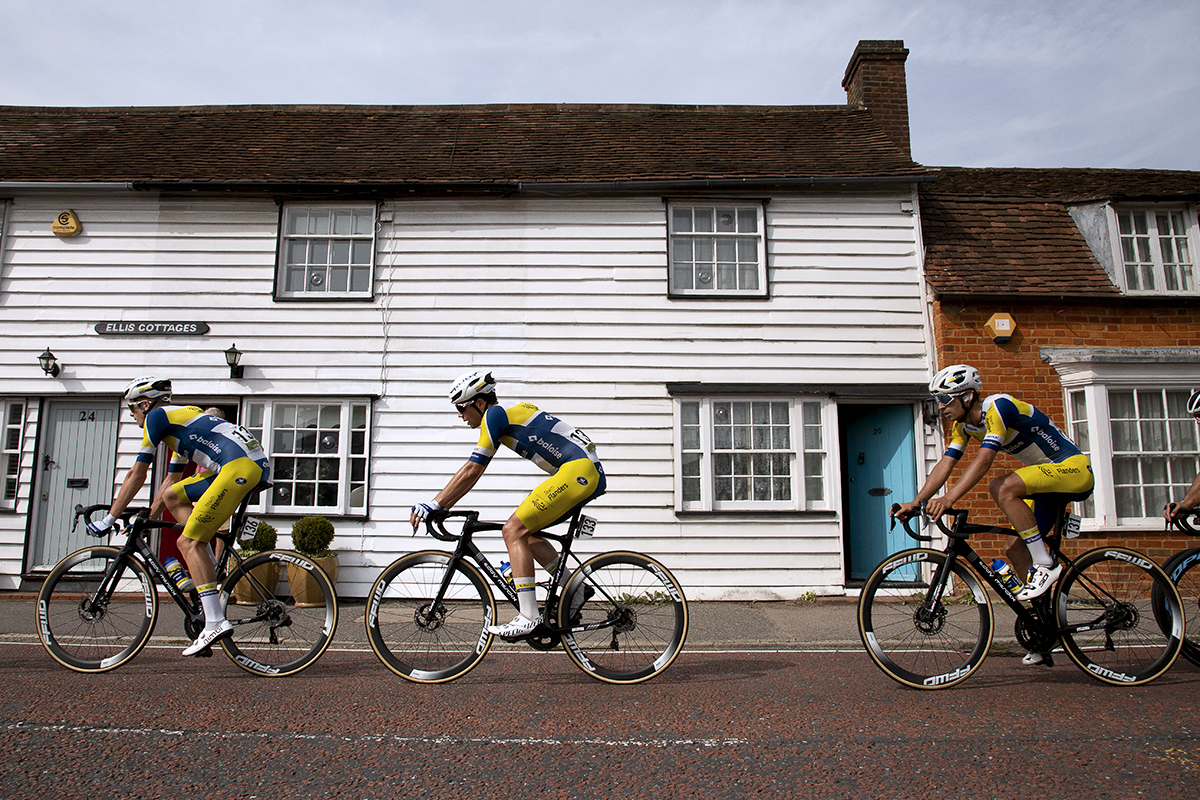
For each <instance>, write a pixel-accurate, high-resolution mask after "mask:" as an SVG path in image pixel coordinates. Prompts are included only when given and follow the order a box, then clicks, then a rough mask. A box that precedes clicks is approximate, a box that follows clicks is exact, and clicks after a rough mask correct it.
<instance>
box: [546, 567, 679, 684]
mask: <svg viewBox="0 0 1200 800" xmlns="http://www.w3.org/2000/svg"><path fill="white" fill-rule="evenodd" d="M585 587H590V588H591V589H592V594H591V595H584V594H583V593H584V592H585ZM577 594H578V596H579V597H580V599H581V600H582V604H581V605H579V607H578V608H577V609H576V610H575V613H574V614H573V613H572V608H573V605H574V604H573V603H572V600H573V599H574V598H576V596H577ZM584 598H586V599H584ZM572 617H576V619H572ZM572 623H573V624H572ZM599 623H606V624H605V626H604V627H601V628H597V629H594V630H586V629H583V630H581V627H584V628H586V626H587V625H590V624H599ZM558 624H559V627H560V628H570V629H571V630H570V631H569V632H567V633H564V634H562V639H563V647H564V649H565V650H566V651H567V655H568V656H570V658H571V660H572V661H574V662H575V664H576V666H578V667H579V668H580V669H582V670H583V671H584V672H586V673H587V674H589V675H591V676H592V677H593V678H597V679H598V680H601V681H604V682H606V683H620V684H629V683H641V682H642V681H646V680H649V679H650V678H653V677H654V676H655V675H658V674H659V673H661V672H662V671H663V670H665V669H666V668H667V667H669V666H671V664H672V662H674V661H675V659H676V657H678V655H679V653H680V652H681V651H682V650H683V644H684V642H685V641H686V640H687V629H688V607H687V599H686V598H685V597H684V594H683V589H682V588H681V587H680V586H679V582H678V581H676V580H675V576H674V575H672V574H671V572H670V570H668V569H667V568H666V567H664V566H663V565H662V564H660V563H658V562H657V561H655V560H654V559H652V558H650V557H648V556H644V555H642V554H641V553H631V552H611V553H602V554H600V555H598V556H593V557H592V558H589V559H588V560H587V561H585V562H583V564H581V565H580V566H579V568H578V569H576V570H575V572H574V573H572V575H571V579H570V580H569V581H568V582H567V585H566V587H565V588H564V589H563V593H562V597H561V598H560V600H559V607H558Z"/></svg>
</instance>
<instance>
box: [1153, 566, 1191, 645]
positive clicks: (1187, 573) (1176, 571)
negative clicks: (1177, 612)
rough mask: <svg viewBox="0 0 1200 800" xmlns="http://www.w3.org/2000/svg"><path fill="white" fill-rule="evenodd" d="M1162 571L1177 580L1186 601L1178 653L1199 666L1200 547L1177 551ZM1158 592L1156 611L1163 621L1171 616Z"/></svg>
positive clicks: (1180, 596) (1179, 590) (1172, 579)
mask: <svg viewBox="0 0 1200 800" xmlns="http://www.w3.org/2000/svg"><path fill="white" fill-rule="evenodd" d="M1163 571H1164V572H1166V573H1167V577H1168V578H1170V579H1171V582H1172V583H1174V584H1175V589H1176V590H1177V591H1178V592H1179V600H1180V602H1181V603H1183V625H1184V627H1183V645H1182V646H1181V647H1180V650H1179V654H1180V655H1181V656H1183V657H1184V658H1186V659H1187V660H1188V661H1190V662H1192V663H1193V664H1195V665H1196V666H1198V667H1200V547H1193V548H1191V549H1190V550H1184V551H1182V552H1179V553H1176V554H1175V555H1173V556H1172V557H1171V558H1170V559H1169V560H1168V561H1167V563H1166V564H1164V565H1163ZM1156 588H1157V587H1156ZM1159 594H1161V593H1158V594H1156V595H1155V598H1154V600H1155V603H1154V611H1155V613H1156V614H1157V615H1158V616H1159V624H1160V625H1163V624H1166V620H1169V618H1170V617H1169V615H1168V614H1166V603H1165V602H1163V600H1162V598H1161V597H1160V596H1159ZM1164 618H1165V619H1164ZM1165 630H1170V629H1169V628H1166V629H1165Z"/></svg>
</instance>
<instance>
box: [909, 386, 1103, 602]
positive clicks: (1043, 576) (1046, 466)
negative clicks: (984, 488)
mask: <svg viewBox="0 0 1200 800" xmlns="http://www.w3.org/2000/svg"><path fill="white" fill-rule="evenodd" d="M982 386H983V382H982V380H981V379H980V377H979V370H977V369H975V368H974V367H972V366H969V365H967V364H955V365H953V366H949V367H946V368H945V369H943V370H941V371H940V372H938V374H937V375H934V376H933V380H932V381H930V383H929V392H930V394H932V395H933V396H934V398H935V399H936V400H937V402H938V404H939V405H941V407H942V414H943V415H944V416H945V417H946V418H947V419H949V420H951V421H952V422H953V423H954V425H953V428H952V430H951V432H950V444H949V446H948V447H947V448H946V453H945V455H943V456H942V459H941V461H939V462H938V463H937V464H936V465H935V466H934V468H933V470H931V471H930V473H929V477H928V479H926V481H925V485H924V486H922V487H921V490H920V491H919V492H917V496H916V498H915V499H914V500H913V501H912V502H911V503H903V504H901V506H900V508H899V509H898V510H897V511H896V513H895V516H898V517H901V518H905V519H907V518H908V517H910V516H912V515H913V514H914V513H915V512H916V510H917V507H918V504H919V503H920V501H922V500H928V501H929V503H928V506H927V510H928V513H929V515H930V516H931V517H934V518H937V517H939V516H941V514H942V513H944V512H945V510H946V509H948V508H951V507H953V506H954V504H955V503H957V502H958V501H959V500H960V499H961V498H962V496H963V495H965V494H966V493H967V492H968V491H969V490H970V489H971V487H973V486H974V485H975V484H977V483H979V481H980V480H982V479H983V476H984V475H986V474H987V471H988V470H989V469H991V466H992V462H993V461H994V460H995V458H996V453H997V452H999V451H1001V450H1003V451H1004V452H1006V453H1008V454H1009V455H1011V456H1014V457H1015V458H1017V459H1018V460H1020V461H1022V462H1024V464H1025V466H1023V467H1020V468H1018V469H1017V470H1015V471H1013V472H1010V473H1008V474H1007V475H1004V476H1001V477H999V478H996V479H995V480H993V481H992V482H991V484H990V485H989V487H988V489H989V491H990V492H991V495H992V499H993V500H995V501H996V505H997V506H999V507H1000V510H1001V511H1003V512H1004V514H1005V516H1007V517H1008V520H1009V522H1010V523H1011V524H1012V526H1013V528H1014V529H1015V530H1016V531H1017V533H1018V536H1013V537H1010V538H1009V541H1008V544H1007V547H1006V554H1007V555H1008V557H1009V561H1011V562H1012V565H1013V569H1014V570H1015V571H1016V573H1017V574H1018V575H1024V574H1026V570H1028V575H1029V577H1028V579H1027V580H1026V582H1025V587H1024V588H1023V589H1021V591H1020V592H1018V593H1017V597H1018V599H1020V600H1032V599H1033V598H1035V597H1040V596H1041V595H1043V594H1045V592H1046V590H1048V589H1049V588H1050V587H1051V586H1053V585H1054V581H1056V580H1057V579H1058V576H1059V575H1060V574H1061V572H1062V566H1061V565H1058V564H1055V563H1054V559H1053V558H1052V557H1051V555H1050V551H1049V550H1047V549H1046V543H1045V542H1044V541H1042V533H1043V531H1048V530H1049V529H1050V527H1051V526H1052V525H1053V522H1054V520H1053V519H1049V518H1042V519H1039V516H1043V517H1045V515H1046V514H1047V512H1048V511H1050V510H1051V508H1052V507H1047V506H1046V505H1045V504H1038V503H1032V502H1030V501H1034V500H1036V498H1037V496H1038V495H1045V494H1055V495H1068V496H1072V497H1074V498H1075V499H1083V498H1085V497H1087V495H1089V494H1090V493H1091V491H1092V487H1093V485H1094V483H1095V479H1094V477H1093V475H1092V465H1091V462H1090V461H1089V460H1088V457H1087V456H1085V455H1083V453H1081V452H1080V450H1079V448H1078V447H1076V446H1075V443H1074V442H1072V441H1071V440H1070V439H1068V438H1067V436H1066V435H1065V434H1064V433H1063V432H1062V431H1061V430H1059V429H1058V427H1057V426H1055V424H1054V423H1053V422H1051V421H1050V419H1049V418H1048V417H1047V416H1046V415H1045V414H1043V413H1042V412H1041V411H1038V410H1037V409H1036V408H1034V407H1033V406H1031V405H1030V404H1029V403H1025V402H1022V401H1020V400H1017V399H1016V398H1014V397H1012V396H1010V395H1007V394H994V395H991V396H988V397H984V395H983V391H982ZM970 439H976V440H978V441H979V443H980V444H979V454H978V455H977V456H976V457H975V460H974V461H972V462H971V464H970V465H969V466H968V467H967V469H966V471H965V472H964V473H963V475H962V477H961V478H960V479H959V480H958V481H956V482H955V483H954V485H953V486H951V487H950V488H949V489H947V490H946V493H945V494H944V495H942V496H941V497H934V496H933V495H934V494H935V493H936V492H937V491H938V490H939V489H941V488H942V486H943V485H945V483H946V481H947V480H949V478H950V473H951V472H953V470H954V467H955V466H956V465H957V464H958V460H959V459H960V458H962V456H963V454H964V453H965V452H966V446H967V442H968V441H969V440H970ZM1035 512H1041V514H1040V515H1039V514H1038V513H1035Z"/></svg>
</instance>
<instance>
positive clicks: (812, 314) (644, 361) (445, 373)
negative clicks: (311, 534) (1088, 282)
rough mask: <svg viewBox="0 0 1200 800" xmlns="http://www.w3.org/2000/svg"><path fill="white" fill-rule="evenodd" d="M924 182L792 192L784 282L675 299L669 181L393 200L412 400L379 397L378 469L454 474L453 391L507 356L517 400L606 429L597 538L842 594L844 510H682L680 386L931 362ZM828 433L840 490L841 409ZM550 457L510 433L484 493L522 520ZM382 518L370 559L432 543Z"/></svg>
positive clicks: (872, 372) (412, 484) (765, 582)
mask: <svg viewBox="0 0 1200 800" xmlns="http://www.w3.org/2000/svg"><path fill="white" fill-rule="evenodd" d="M906 199H909V198H908V195H907V194H906V193H900V192H897V193H895V194H870V195H868V194H838V195H829V194H826V195H808V196H802V197H800V196H798V197H793V198H781V197H775V198H772V200H771V202H770V203H769V205H768V206H767V224H768V248H769V252H770V254H769V263H770V267H771V269H770V282H771V294H772V298H771V299H770V300H767V301H762V300H734V301H730V300H694V299H689V300H672V299H669V298H668V297H667V268H666V263H667V262H666V214H665V211H664V207H663V204H662V202H661V200H660V199H659V198H656V197H655V198H637V199H604V200H600V199H591V200H580V199H573V200H550V199H545V200H529V201H521V200H513V201H495V200H480V201H460V202H451V201H437V202H433V201H413V202H397V203H395V204H394V205H393V206H392V207H391V208H392V210H393V213H394V216H393V223H392V226H393V230H392V232H391V241H390V243H389V244H390V246H391V248H392V249H390V250H388V251H386V252H385V253H384V254H383V255H382V256H381V262H382V263H381V270H380V274H381V275H383V276H387V277H388V278H389V279H390V280H391V281H393V283H394V285H393V289H392V291H391V293H390V295H391V301H390V302H391V303H392V304H393V305H394V306H395V308H396V310H395V311H393V313H392V316H391V318H390V322H391V326H390V329H389V331H390V338H389V342H390V346H389V353H388V360H387V379H388V381H387V389H386V393H387V395H388V398H389V405H390V404H391V403H392V402H394V403H395V405H396V408H395V411H394V413H393V411H392V409H391V408H388V409H387V410H384V409H383V408H380V409H379V412H380V413H379V414H378V415H377V417H376V423H377V430H376V442H377V443H378V449H377V451H376V461H375V474H376V480H377V482H376V488H379V487H380V486H381V482H383V481H386V482H387V485H388V487H389V488H391V489H395V490H397V491H400V490H401V489H403V488H405V487H407V488H408V490H409V495H408V500H410V501H416V500H423V499H427V498H429V497H432V496H433V494H434V493H435V492H437V491H438V490H439V489H440V488H441V487H442V485H443V484H444V483H445V481H446V479H447V478H448V477H449V476H450V475H451V474H452V473H453V471H454V470H455V469H457V468H458V466H460V465H461V463H462V461H463V460H464V459H465V457H466V455H467V454H468V453H469V451H470V448H471V446H472V444H473V443H474V440H475V435H474V433H473V432H470V431H469V430H468V429H467V428H466V427H465V426H462V424H461V423H458V421H457V419H456V418H455V417H454V416H453V413H452V412H449V411H448V410H447V408H446V401H445V399H444V396H445V395H444V393H445V390H446V387H447V385H448V384H449V382H450V381H451V380H452V379H453V378H454V377H455V376H457V375H458V374H460V373H461V372H463V371H466V370H468V369H472V368H487V369H492V370H494V372H495V375H496V377H497V378H498V379H499V380H500V381H501V402H505V403H507V402H510V401H515V400H518V399H521V400H529V401H531V402H533V403H535V404H537V405H538V406H540V407H542V408H544V409H546V410H549V411H551V412H552V413H555V414H559V415H561V416H563V417H565V418H566V419H568V420H570V421H571V422H572V423H573V424H575V425H577V426H578V427H581V428H583V429H584V430H585V431H587V432H588V434H589V435H590V436H591V437H592V438H593V440H594V441H595V442H596V444H597V446H598V448H599V452H600V456H601V459H602V460H603V462H604V464H605V469H606V472H607V475H608V480H609V492H608V494H607V495H606V496H605V497H603V498H601V499H600V500H598V501H596V502H595V503H593V504H592V505H591V506H590V508H591V509H592V511H591V513H592V515H593V516H596V517H597V518H598V519H599V520H600V525H599V527H598V530H597V536H596V538H595V539H593V540H592V541H590V542H586V543H584V545H583V549H584V550H586V551H588V552H590V551H598V550H603V549H610V548H621V547H628V548H632V549H637V550H641V551H644V552H647V553H649V554H651V555H653V556H655V557H658V558H660V559H662V560H663V562H664V563H666V564H667V565H668V566H669V567H670V568H671V569H672V570H674V571H675V572H676V574H677V576H678V577H679V579H680V580H681V581H682V582H683V584H684V586H685V587H687V589H688V592H689V596H692V597H695V598H703V599H717V598H726V599H729V598H751V597H753V598H786V597H797V596H800V595H802V594H804V593H806V592H808V591H816V592H818V593H826V592H830V591H836V592H841V591H842V583H843V570H842V555H841V553H842V543H841V523H840V519H839V517H838V516H834V515H827V516H825V517H816V518H811V517H810V518H804V517H795V516H791V517H778V516H776V517H772V516H765V515H764V516H759V517H756V518H739V517H732V516H730V515H723V516H715V517H713V518H711V519H706V518H695V517H691V518H687V519H679V518H677V517H676V515H675V512H674V510H673V509H674V479H673V468H674V462H673V457H674V443H673V433H672V424H673V417H672V413H673V406H672V401H671V398H670V397H669V395H668V393H667V390H666V384H667V383H669V382H699V383H739V384H742V383H774V384H779V383H788V384H791V383H795V384H811V385H821V384H835V383H861V384H867V385H876V384H895V383H921V382H923V381H925V380H926V378H927V375H928V372H927V369H928V366H927V361H926V344H925V341H926V340H925V332H924V329H923V317H922V300H921V290H920V282H919V281H920V275H919V264H918V258H917V252H916V243H915V242H916V236H915V227H914V221H913V217H912V215H911V214H906V213H903V212H901V211H900V201H901V200H906ZM386 235H387V233H386V232H385V236H386ZM386 246H388V245H385V247H386ZM405 293H407V295H408V297H409V298H411V299H410V302H408V303H406V304H405V305H406V306H407V307H405V308H404V310H403V312H402V313H401V312H400V311H399V309H400V308H401V306H400V305H399V304H398V303H397V300H398V299H399V298H401V297H403V296H404V295H405ZM456 425H457V427H456ZM827 433H828V435H829V436H830V442H829V447H830V452H831V454H832V459H831V466H830V469H831V472H832V473H834V478H833V480H832V481H831V485H830V488H829V491H830V494H829V497H830V498H831V499H833V505H834V506H835V507H836V505H838V503H839V501H838V500H837V499H836V498H838V497H840V489H839V487H838V485H837V477H836V473H837V467H836V453H837V442H836V426H833V428H832V429H831V430H828V431H827ZM384 459H386V460H387V461H388V462H389V467H388V468H387V469H380V468H379V467H380V464H381V463H382V461H383V460H384ZM384 473H390V474H384ZM538 474H539V473H537V472H536V470H534V469H533V468H532V467H531V465H529V464H527V463H524V462H522V461H520V460H519V459H517V458H515V457H514V456H512V455H511V454H507V453H503V452H502V453H501V455H499V456H498V457H497V459H496V460H495V461H494V462H493V464H492V466H491V467H490V468H489V470H488V473H487V474H486V475H485V476H484V478H483V480H482V481H481V483H480V484H479V486H478V488H476V490H475V491H474V492H473V493H472V494H471V495H469V496H468V498H467V500H466V501H464V502H465V503H467V504H469V505H470V506H471V507H477V508H480V509H482V510H483V511H484V512H485V514H486V515H487V516H490V517H493V518H497V519H503V518H504V517H506V516H507V515H508V514H509V513H510V512H511V509H512V508H513V507H514V506H515V505H516V504H517V502H519V501H520V499H521V498H522V497H523V496H524V493H525V492H526V491H528V490H529V489H530V488H531V487H532V486H533V485H535V482H536V481H537V480H538V479H539V478H538ZM384 495H385V493H384V492H376V494H375V495H374V496H373V497H374V499H373V502H374V503H375V504H376V510H378V509H379V504H380V503H382V502H387V501H386V500H385V499H384ZM405 505H406V504H405V503H401V504H400V505H399V506H398V507H397V509H396V510H397V511H399V512H401V513H402V512H403V511H404V507H405ZM379 519H380V522H379V525H378V527H379V528H382V527H384V523H383V522H382V516H381V515H380V516H379ZM377 536H378V538H377V539H376V540H375V542H374V544H373V547H372V548H371V549H373V550H375V552H374V553H373V554H370V555H368V556H367V558H368V559H370V560H372V561H373V562H374V563H376V564H377V565H379V566H382V565H383V564H384V563H386V562H387V561H388V560H390V558H391V557H392V556H393V555H394V554H395V553H398V552H401V551H403V550H407V549H410V548H412V547H413V546H414V542H413V540H411V539H407V538H402V539H399V540H389V539H387V538H386V537H385V536H383V535H379V534H378V533H377ZM418 541H419V540H418ZM392 548H396V550H395V552H393V551H392Z"/></svg>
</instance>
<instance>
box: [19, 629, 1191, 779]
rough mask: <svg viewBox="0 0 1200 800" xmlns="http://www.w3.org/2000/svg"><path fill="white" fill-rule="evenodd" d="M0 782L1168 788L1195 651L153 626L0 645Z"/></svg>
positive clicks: (1182, 757)
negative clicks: (657, 668) (607, 643)
mask: <svg viewBox="0 0 1200 800" xmlns="http://www.w3.org/2000/svg"><path fill="white" fill-rule="evenodd" d="M0 667H2V669H3V675H4V679H3V680H4V691H3V694H2V695H0V796H3V797H6V798H56V800H57V799H59V798H61V799H62V800H71V799H72V798H81V799H82V798H87V800H102V799H104V798H122V800H125V799H128V798H152V797H153V798H157V797H196V798H271V800H294V799H299V798H310V797H311V798H372V799H373V798H393V797H397V798H400V797H404V798H407V797H436V798H439V800H450V799H451V798H477V797H492V796H495V797H510V798H539V799H540V798H610V797H611V798H642V797H657V798H675V797H700V798H726V797H730V798H743V797H756V796H768V797H787V798H809V797H813V798H835V797H854V798H874V797H879V798H910V797H911V798H918V797H920V798H931V797H946V798H974V797H980V798H989V799H990V798H995V797H1002V796H1018V795H1020V796H1025V795H1029V796H1033V797H1036V796H1041V795H1043V794H1044V795H1047V796H1051V797H1061V798H1088V799H1089V800H1090V799H1091V798H1135V797H1142V798H1173V797H1183V796H1189V797H1190V796H1193V795H1194V794H1195V791H1196V787H1197V786H1198V785H1200V717H1198V715H1197V697H1200V670H1198V669H1197V668H1195V667H1193V666H1192V665H1190V664H1187V663H1184V662H1182V660H1181V662H1180V663H1179V664H1177V665H1176V666H1175V667H1174V668H1173V669H1172V670H1171V672H1169V673H1168V674H1167V675H1166V676H1164V677H1163V678H1162V679H1160V680H1159V681H1157V682H1156V683H1154V684H1151V685H1150V686H1146V687H1136V688H1117V687H1110V686H1107V685H1103V684H1100V683H1097V682H1096V681H1094V680H1092V679H1090V678H1088V677H1087V676H1086V675H1084V674H1083V673H1082V672H1081V671H1080V670H1078V669H1077V668H1075V667H1074V666H1073V665H1072V664H1070V662H1069V661H1067V659H1065V658H1063V659H1060V660H1059V663H1058V665H1057V666H1055V667H1053V668H1050V669H1047V668H1043V667H1022V666H1021V664H1020V661H1019V659H1018V658H1016V657H1012V656H1004V655H995V656H993V657H991V658H989V659H988V661H987V663H986V664H985V665H984V666H983V667H982V669H981V670H980V672H979V673H978V674H977V675H976V676H974V677H972V679H971V680H969V681H967V682H966V683H965V684H964V685H962V686H960V687H957V688H954V689H950V690H945V691H939V692H917V691H914V690H910V689H905V688H903V687H901V686H899V685H898V684H895V683H893V682H892V681H891V680H889V679H888V678H886V677H885V676H884V675H883V674H882V673H881V672H880V671H879V670H878V669H876V668H875V667H874V665H873V664H872V663H871V662H870V661H869V660H868V659H867V657H866V655H865V654H863V653H862V652H861V651H858V650H854V649H843V650H840V651H835V652H799V651H788V650H774V651H772V650H753V649H747V650H736V649H733V650H728V651H719V650H693V651H688V652H685V653H684V654H683V655H681V656H680V657H679V659H678V660H677V661H676V662H675V664H673V665H672V666H671V668H670V669H669V670H668V671H667V672H666V673H664V674H663V675H661V676H659V677H658V678H656V679H654V680H652V681H650V682H648V683H644V684H640V685H637V686H624V687H619V686H611V685H608V684H604V683H600V682H598V681H595V680H592V679H590V678H588V677H587V676H586V675H584V674H583V673H582V672H580V671H579V670H577V669H576V668H575V667H574V666H573V665H572V664H571V662H570V661H568V659H567V658H566V657H565V656H564V655H563V654H562V653H561V652H551V653H534V652H532V651H516V652H493V653H491V654H489V656H488V658H487V659H486V660H485V661H484V662H483V663H482V664H481V665H480V666H479V667H478V668H476V669H475V671H473V672H471V673H470V674H469V675H467V676H466V677H464V678H462V679H461V680H459V681H456V682H454V683H450V684H445V685H439V686H420V685H415V684H410V683H407V682H405V681H403V680H401V679H399V678H397V677H395V676H394V675H392V674H391V673H390V672H388V671H387V670H385V669H384V668H383V666H382V665H381V664H379V663H378V661H377V660H376V659H375V657H374V655H373V654H371V653H370V652H369V651H367V652H363V651H362V650H355V649H354V646H353V645H342V646H340V647H339V649H337V650H331V651H330V652H329V653H327V654H326V655H325V657H324V658H323V659H322V660H321V661H320V662H318V663H317V664H316V665H314V666H313V667H312V668H310V669H309V670H307V671H305V672H304V673H302V674H300V675H296V676H292V677H289V678H284V679H278V680H271V679H264V678H255V677H253V676H250V675H247V674H246V673H244V672H242V671H241V670H239V669H237V668H236V667H235V666H234V665H233V664H232V663H230V662H228V660H226V659H225V658H224V657H223V656H222V655H221V654H218V655H216V656H214V657H213V658H212V659H205V660H197V659H181V658H180V657H179V655H178V647H177V646H176V645H173V644H172V645H166V644H163V645H161V646H158V645H152V646H151V647H150V648H148V649H147V650H146V651H144V652H143V653H142V654H141V655H139V656H138V658H137V659H136V660H135V661H134V662H132V663H131V664H128V665H126V666H124V667H122V668H121V669H118V670H116V671H114V672H111V673H107V674H104V675H80V674H77V673H73V672H70V671H68V670H65V669H63V668H62V667H59V666H58V665H57V664H55V663H53V662H52V661H51V660H50V659H49V658H48V657H47V656H46V654H45V653H44V652H43V651H42V649H41V647H40V646H38V645H37V644H34V643H9V644H0Z"/></svg>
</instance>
